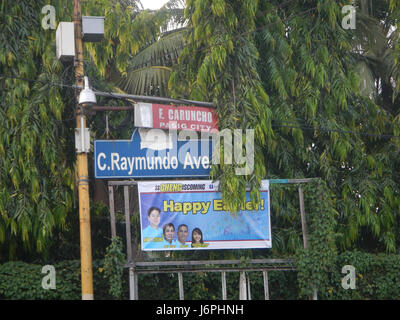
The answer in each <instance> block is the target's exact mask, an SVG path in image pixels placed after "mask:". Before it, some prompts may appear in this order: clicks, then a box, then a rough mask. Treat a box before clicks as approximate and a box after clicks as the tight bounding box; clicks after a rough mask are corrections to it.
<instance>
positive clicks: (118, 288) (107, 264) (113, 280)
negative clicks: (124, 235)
mask: <svg viewBox="0 0 400 320" xmlns="http://www.w3.org/2000/svg"><path fill="white" fill-rule="evenodd" d="M123 250H124V248H123V244H122V239H121V238H120V237H115V238H113V239H112V240H111V244H110V246H109V247H108V248H107V249H106V254H105V257H104V277H105V278H107V279H108V283H109V293H110V294H111V295H112V296H113V297H114V298H116V299H119V298H121V296H122V292H123V288H122V275H123V264H124V263H125V262H126V256H125V254H124V251H123Z"/></svg>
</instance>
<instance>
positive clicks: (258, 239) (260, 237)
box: [138, 180, 271, 251]
mask: <svg viewBox="0 0 400 320" xmlns="http://www.w3.org/2000/svg"><path fill="white" fill-rule="evenodd" d="M217 190H218V182H216V183H212V181H209V180H197V181H192V180H191V181H155V182H154V181H152V182H139V183H138V193H139V208H140V223H141V231H142V234H141V243H142V250H144V251H152V250H193V249H246V248H247V249H249V248H271V228H270V214H269V212H270V211H269V203H270V202H269V181H268V180H264V181H262V188H261V191H260V197H261V203H260V205H259V207H258V208H253V207H252V203H251V201H250V196H249V192H248V193H247V195H246V199H247V201H246V204H245V206H244V207H243V210H241V211H239V212H238V213H237V214H236V215H235V216H233V215H232V214H231V213H229V212H228V211H227V210H226V208H224V206H223V203H222V200H221V193H220V192H218V191H217Z"/></svg>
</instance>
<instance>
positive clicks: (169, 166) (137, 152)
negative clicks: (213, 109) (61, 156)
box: [94, 129, 212, 179]
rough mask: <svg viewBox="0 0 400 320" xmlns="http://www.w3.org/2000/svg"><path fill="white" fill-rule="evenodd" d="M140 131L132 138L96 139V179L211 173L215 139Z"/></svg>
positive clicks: (195, 175)
mask: <svg viewBox="0 0 400 320" xmlns="http://www.w3.org/2000/svg"><path fill="white" fill-rule="evenodd" d="M139 130H140V131H139ZM139 130H138V129H136V130H135V131H134V132H133V134H132V138H131V140H95V141H94V168H95V178H98V179H111V178H162V177H165V178H167V177H169V178H171V177H208V176H209V174H210V169H211V160H212V139H204V140H195V139H189V140H184V141H179V140H178V139H177V134H176V131H175V134H173V133H172V134H171V135H168V134H167V133H165V131H162V130H160V129H151V130H152V131H151V132H150V131H149V130H148V129H147V130H146V129H144V130H143V129H139Z"/></svg>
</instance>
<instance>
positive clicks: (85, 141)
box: [75, 128, 90, 153]
mask: <svg viewBox="0 0 400 320" xmlns="http://www.w3.org/2000/svg"><path fill="white" fill-rule="evenodd" d="M75 151H76V153H89V152H90V131H89V128H83V135H82V128H75Z"/></svg>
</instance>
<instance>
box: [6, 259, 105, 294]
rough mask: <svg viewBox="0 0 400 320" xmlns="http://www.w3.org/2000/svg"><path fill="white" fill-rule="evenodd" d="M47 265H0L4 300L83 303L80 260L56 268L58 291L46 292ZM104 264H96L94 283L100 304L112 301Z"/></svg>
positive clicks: (11, 263) (13, 263) (49, 290)
mask: <svg viewBox="0 0 400 320" xmlns="http://www.w3.org/2000/svg"><path fill="white" fill-rule="evenodd" d="M43 266H44V264H43V265H39V264H27V263H24V262H20V261H15V262H7V263H4V264H0V299H10V300H81V299H82V293H81V270H80V262H79V261H77V260H69V261H60V262H57V263H55V264H54V268H55V272H56V289H43V288H42V279H43V277H45V276H46V275H47V274H46V273H44V274H42V273H41V272H42V267H43ZM103 279H104V278H103V262H102V261H101V260H96V261H93V283H94V292H96V293H95V298H96V299H97V300H101V299H110V296H109V295H108V293H107V283H106V281H105V280H103Z"/></svg>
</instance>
